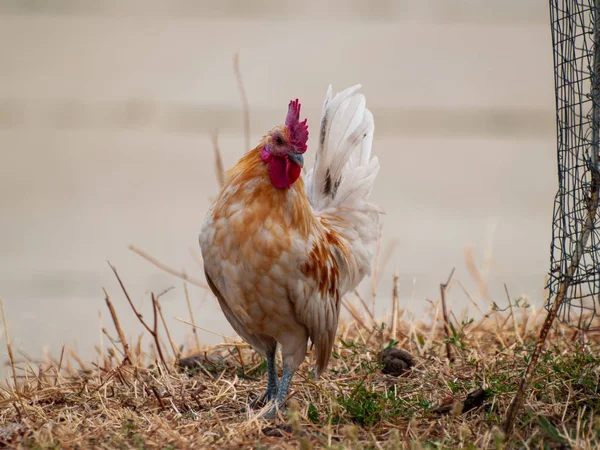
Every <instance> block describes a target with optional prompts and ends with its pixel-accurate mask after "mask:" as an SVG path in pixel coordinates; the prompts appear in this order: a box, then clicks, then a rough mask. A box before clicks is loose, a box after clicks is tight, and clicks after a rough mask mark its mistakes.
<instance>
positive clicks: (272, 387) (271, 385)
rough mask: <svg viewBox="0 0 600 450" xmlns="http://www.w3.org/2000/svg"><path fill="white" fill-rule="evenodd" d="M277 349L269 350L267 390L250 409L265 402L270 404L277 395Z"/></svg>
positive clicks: (253, 401) (256, 399) (251, 404)
mask: <svg viewBox="0 0 600 450" xmlns="http://www.w3.org/2000/svg"><path fill="white" fill-rule="evenodd" d="M276 350H277V347H273V348H272V349H269V350H267V373H268V375H269V381H268V382H267V390H266V391H265V392H263V393H262V395H259V396H258V397H257V398H255V399H254V400H252V402H251V403H250V407H251V408H254V407H255V406H257V405H258V404H259V403H262V402H263V401H265V402H268V401H271V400H273V399H274V398H275V395H277V388H278V385H279V381H278V380H277V366H276V365H275V351H276Z"/></svg>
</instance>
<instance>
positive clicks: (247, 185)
mask: <svg viewBox="0 0 600 450" xmlns="http://www.w3.org/2000/svg"><path fill="white" fill-rule="evenodd" d="M360 87H361V86H360V85H356V86H353V87H350V88H348V89H346V90H344V91H343V92H340V93H337V94H336V95H335V96H334V97H333V98H332V95H331V86H329V89H328V91H327V95H326V97H325V102H324V104H323V111H322V118H321V126H320V132H319V137H318V150H317V152H316V158H315V165H314V168H313V169H312V170H311V171H310V172H309V173H308V174H307V175H306V178H305V180H303V178H302V176H301V171H302V167H303V165H304V157H303V153H304V152H306V149H307V141H308V126H307V124H306V119H305V120H304V121H300V103H299V102H298V100H297V99H296V100H293V101H291V102H290V103H289V106H288V113H287V117H286V120H285V124H284V125H279V126H276V127H275V128H273V129H272V130H271V131H269V132H268V133H267V134H266V135H265V136H263V138H262V139H261V141H260V142H259V143H258V145H257V146H256V147H255V148H254V149H253V150H250V151H249V152H247V153H246V154H245V155H244V156H243V157H242V158H241V159H240V160H239V161H238V163H237V164H236V165H235V166H234V167H233V168H232V169H231V170H229V171H228V172H227V174H226V181H225V183H224V185H223V187H222V189H221V191H220V193H219V194H218V196H217V198H216V199H215V201H214V203H213V205H212V206H211V208H210V209H209V211H208V213H207V216H206V218H205V220H204V222H203V225H202V231H201V234H200V239H199V240H200V247H201V249H202V257H203V259H204V271H205V275H206V280H207V282H208V285H209V286H210V288H211V290H212V292H213V293H214V295H215V296H216V298H217V299H218V302H219V305H220V306H221V309H222V310H223V313H224V314H225V316H226V318H227V320H228V321H229V323H230V324H231V326H232V327H233V329H234V330H235V331H236V332H237V333H238V334H239V335H240V336H241V337H242V338H243V339H244V340H245V341H246V342H248V343H249V344H250V345H251V346H252V347H253V348H254V349H255V350H256V351H257V352H259V353H260V354H262V355H264V356H265V357H266V360H267V367H268V383H267V389H266V391H265V392H264V394H262V396H259V397H258V398H257V399H256V400H255V401H254V402H253V404H255V403H257V401H259V400H262V399H265V400H266V401H273V402H272V403H271V405H272V407H271V408H270V409H269V410H268V411H267V412H266V414H265V417H273V416H274V415H275V414H276V411H277V410H278V409H281V408H282V407H283V404H284V402H285V400H286V397H287V395H288V392H289V389H290V384H291V381H292V377H293V375H294V373H295V372H296V370H297V369H298V367H299V366H300V364H301V363H302V362H303V361H304V358H305V356H306V354H307V345H308V339H309V338H310V340H311V342H312V344H313V348H314V355H315V362H316V364H315V375H316V377H317V378H318V376H319V374H321V373H322V372H323V370H325V368H326V367H327V364H328V361H329V358H330V356H331V352H332V348H333V344H334V340H335V335H336V331H337V327H338V317H339V313H340V302H341V298H342V297H343V296H344V295H345V294H346V293H347V292H349V291H351V290H353V289H354V288H355V287H356V286H357V285H358V284H359V283H360V281H361V280H362V279H363V278H364V277H365V276H366V275H369V274H370V272H371V263H372V260H373V256H374V252H375V247H376V241H377V234H378V222H379V215H380V213H382V211H381V209H380V208H379V207H377V206H375V205H374V204H372V203H370V202H369V196H370V193H371V188H372V186H373V183H374V180H375V177H376V176H377V173H378V171H379V161H378V159H377V157H373V158H372V157H371V143H372V140H373V131H374V121H373V115H372V114H371V112H370V111H369V110H368V109H367V108H366V101H365V97H364V95H362V94H361V93H360V92H359V89H360ZM278 343H279V344H280V346H281V353H282V361H283V372H282V377H281V380H279V379H278V374H277V367H276V365H275V354H276V350H277V344H278ZM251 406H253V405H251Z"/></svg>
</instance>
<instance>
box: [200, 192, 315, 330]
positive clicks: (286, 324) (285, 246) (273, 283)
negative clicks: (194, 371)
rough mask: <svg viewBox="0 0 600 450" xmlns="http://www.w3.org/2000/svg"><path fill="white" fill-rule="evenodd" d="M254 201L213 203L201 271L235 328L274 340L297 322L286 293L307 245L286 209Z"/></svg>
mask: <svg viewBox="0 0 600 450" xmlns="http://www.w3.org/2000/svg"><path fill="white" fill-rule="evenodd" d="M254 206H255V207H253V205H248V204H245V205H238V204H235V203H232V204H231V205H228V207H227V208H220V209H217V208H213V209H212V210H211V211H210V212H209V214H208V216H207V217H206V219H205V221H204V224H203V227H202V233H201V235H200V246H201V248H202V256H203V259H204V265H205V271H206V273H207V275H208V276H209V277H210V278H211V280H212V282H213V283H214V285H215V286H216V289H217V290H218V291H219V293H220V296H221V299H220V301H221V302H225V303H226V308H229V309H230V313H229V314H230V315H233V316H234V317H233V318H230V317H228V319H229V322H230V323H231V325H232V326H233V327H234V329H236V331H237V332H238V333H239V334H241V335H242V337H244V333H246V334H247V333H259V334H264V335H267V336H270V337H273V338H274V339H278V335H280V334H281V333H285V332H286V330H288V331H289V330H290V329H293V328H296V327H301V326H302V325H300V324H299V323H298V321H297V318H296V315H295V312H294V305H293V302H292V301H291V300H290V295H289V292H290V286H291V285H294V284H296V283H297V282H294V280H297V274H298V271H299V269H298V267H299V261H301V260H302V255H304V254H306V248H305V247H306V244H305V241H304V240H303V239H302V238H301V236H300V233H299V232H297V231H296V230H295V229H294V228H293V227H290V226H289V220H288V218H287V217H286V214H285V211H280V210H279V211H278V210H273V209H271V210H268V209H265V208H261V206H260V205H254ZM222 306H223V305H222ZM226 308H223V309H224V312H226V311H225V309H226ZM226 315H228V313H227V312H226ZM236 321H237V322H239V323H238V324H237V326H236V324H235V323H234V322H236ZM239 327H243V328H244V329H243V330H240V329H237V328H239Z"/></svg>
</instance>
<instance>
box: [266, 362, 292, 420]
mask: <svg viewBox="0 0 600 450" xmlns="http://www.w3.org/2000/svg"><path fill="white" fill-rule="evenodd" d="M295 371H296V369H292V368H291V367H290V366H289V365H287V364H285V363H284V365H283V375H282V376H281V383H280V384H279V389H278V390H277V395H275V405H273V407H272V408H271V409H270V410H269V411H267V412H266V413H265V415H264V416H263V417H264V418H265V419H272V418H273V417H275V414H277V410H279V409H282V408H283V404H284V403H285V399H286V398H287V395H288V393H289V392H290V385H291V383H292V377H293V376H294V372H295Z"/></svg>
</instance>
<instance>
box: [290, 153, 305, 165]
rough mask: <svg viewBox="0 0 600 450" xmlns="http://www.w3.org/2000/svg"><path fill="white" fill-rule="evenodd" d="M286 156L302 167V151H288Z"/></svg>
mask: <svg viewBox="0 0 600 450" xmlns="http://www.w3.org/2000/svg"><path fill="white" fill-rule="evenodd" d="M288 158H289V159H290V161H293V162H294V163H296V164H297V165H298V166H300V167H304V156H302V153H293V152H290V153H288Z"/></svg>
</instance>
